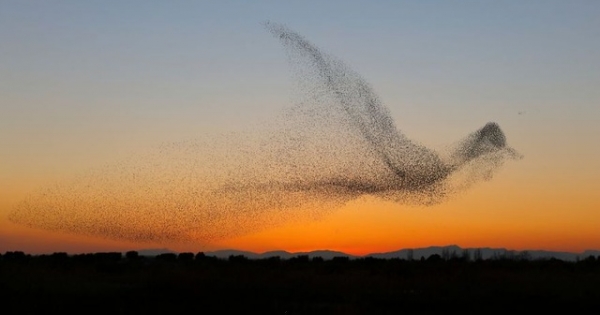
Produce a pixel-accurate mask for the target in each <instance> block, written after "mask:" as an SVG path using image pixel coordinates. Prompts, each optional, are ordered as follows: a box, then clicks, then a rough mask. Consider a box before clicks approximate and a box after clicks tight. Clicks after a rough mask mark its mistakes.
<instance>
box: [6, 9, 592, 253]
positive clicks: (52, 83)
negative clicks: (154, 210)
mask: <svg viewBox="0 0 600 315" xmlns="http://www.w3.org/2000/svg"><path fill="white" fill-rule="evenodd" d="M322 2H323V1H212V2H208V1H197V2H192V1H160V2H159V1H0V252H4V251H8V250H24V251H27V252H32V253H42V252H55V251H69V252H91V251H99V250H129V249H141V248H149V247H169V248H172V249H175V250H186V251H187V250H189V251H201V250H213V249H220V248H236V249H244V250H252V251H259V252H261V251H267V250H274V249H284V250H289V251H299V250H313V249H334V250H342V251H346V252H349V253H355V254H364V253H368V252H375V251H387V250H396V249H400V248H408V247H425V246H430V245H448V244H457V245H460V246H463V247H479V246H481V247H483V246H490V247H506V248H510V249H547V250H565V251H582V250H585V249H600V230H599V229H598V227H599V226H600V145H599V138H600V137H599V135H600V88H599V87H600V19H599V18H598V17H599V16H600V2H598V1H595V0H590V1H550V0H543V1H533V0H532V1H516V0H515V1H494V2H492V1H377V2H376V3H372V2H370V1H341V0H336V1H327V2H326V3H322ZM267 20H271V21H274V22H279V23H283V24H286V25H287V26H288V27H290V28H291V29H293V30H295V31H297V32H298V33H300V34H302V35H304V36H305V37H306V38H308V39H309V40H310V41H311V42H313V43H314V44H315V45H317V46H319V47H320V48H321V49H323V50H324V51H326V52H328V53H331V54H333V55H335V56H337V57H338V58H340V59H342V60H343V61H345V62H346V63H347V64H348V65H349V66H350V67H351V68H353V69H354V70H356V71H357V72H358V73H360V74H362V75H363V77H364V78H365V79H366V80H367V81H369V82H370V83H371V85H372V86H373V88H374V90H375V92H376V93H377V94H378V95H379V96H380V98H381V100H382V102H383V103H384V104H385V105H386V106H387V107H389V109H390V111H391V113H392V115H393V118H394V119H395V121H396V124H397V126H398V127H399V129H400V130H401V131H402V132H403V133H404V134H406V135H407V136H409V137H410V138H411V139H415V140H417V141H419V142H421V143H423V144H425V145H426V146H429V147H433V148H442V147H443V146H445V145H448V144H451V143H452V142H453V141H456V140H457V139H460V138H461V137H463V136H465V135H467V134H468V133H470V132H472V131H473V130H476V129H477V128H479V127H481V126H483V125H484V124H485V123H486V122H488V121H495V122H497V123H498V124H499V125H500V126H501V127H502V129H503V131H504V132H505V134H506V137H507V139H508V142H509V144H510V145H511V146H512V147H514V148H515V149H516V150H518V151H519V152H520V153H521V154H523V156H524V158H523V159H522V160H519V161H509V162H508V163H506V165H505V166H504V167H503V168H502V169H501V170H500V172H499V173H498V174H497V175H496V176H495V177H494V178H493V179H492V180H491V181H487V182H483V183H481V184H479V185H477V186H475V187H474V188H472V189H470V190H468V191H467V192H465V193H462V194H460V195H458V196H456V197H455V198H453V199H451V200H449V201H448V202H445V203H442V204H440V205H436V206H432V207H408V206H404V205H397V204H392V203H383V202H380V201H377V200H374V199H373V198H369V197H365V198H363V199H361V200H357V201H356V202H352V203H350V204H348V205H347V206H346V207H344V208H342V209H339V211H336V212H334V213H333V214H332V215H331V216H328V217H326V218H324V219H323V220H320V221H306V222H296V223H290V224H288V225H285V226H279V227H275V228H273V229H266V230H263V231H260V232H257V233H254V234H249V235H245V236H241V237H237V238H232V239H224V240H220V241H218V242H217V243H215V244H213V245H211V246H208V247H207V246H190V245H185V246H183V245H178V244H146V243H140V244H135V243H129V242H123V241H115V240H104V239H100V238H93V237H86V236H80V235H71V234H63V233H56V232H48V231H44V230H38V229H29V228H25V227H22V226H19V225H15V224H13V223H11V222H9V221H8V220H7V216H8V213H9V212H10V211H11V210H12V209H13V208H14V207H15V205H16V204H17V203H18V202H19V201H20V200H23V199H24V198H26V196H28V195H29V194H31V193H32V192H33V191H35V190H36V189H38V188H40V187H44V185H48V184H50V183H53V182H56V181H60V180H64V179H69V178H71V177H73V176H76V175H77V174H79V173H81V172H85V171H86V170H88V169H90V168H94V167H97V166H98V165H105V164H107V163H110V162H111V161H115V160H118V159H120V158H123V157H126V156H129V155H131V154H136V153H139V152H142V151H143V150H146V149H148V148H151V147H153V146H157V145H160V144H161V143H164V142H169V141H180V140H187V139H194V138H196V137H198V136H199V135H202V134H205V133H206V132H215V131H217V132H220V131H232V130H233V131H240V130H244V128H246V127H248V126H251V125H252V124H256V123H257V122H259V121H261V120H268V119H269V117H271V116H273V115H276V114H277V113H278V111H280V110H281V109H283V108H285V107H288V106H290V105H291V96H290V93H291V89H292V82H291V79H290V68H289V66H288V64H287V63H286V56H285V53H284V50H283V49H282V48H281V47H280V45H279V43H278V42H277V41H276V40H274V39H273V38H272V37H271V35H270V34H268V32H267V31H265V29H264V27H263V26H262V25H261V23H262V22H264V21H267Z"/></svg>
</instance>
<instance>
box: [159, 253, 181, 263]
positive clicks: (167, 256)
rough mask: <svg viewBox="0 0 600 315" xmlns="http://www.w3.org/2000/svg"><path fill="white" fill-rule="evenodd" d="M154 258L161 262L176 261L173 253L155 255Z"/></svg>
mask: <svg viewBox="0 0 600 315" xmlns="http://www.w3.org/2000/svg"><path fill="white" fill-rule="evenodd" d="M155 259H156V260H157V261H163V262H175V261H177V255H176V254H173V253H163V254H159V255H156V257H155Z"/></svg>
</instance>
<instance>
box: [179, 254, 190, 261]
mask: <svg viewBox="0 0 600 315" xmlns="http://www.w3.org/2000/svg"><path fill="white" fill-rule="evenodd" d="M177 260H179V261H192V260H194V253H180V254H179V255H178V256H177Z"/></svg>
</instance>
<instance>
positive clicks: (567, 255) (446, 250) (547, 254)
mask: <svg viewBox="0 0 600 315" xmlns="http://www.w3.org/2000/svg"><path fill="white" fill-rule="evenodd" d="M138 253H139V254H140V255H142V256H156V255H159V254H164V253H174V254H177V252H175V251H172V250H169V249H166V248H161V249H143V250H139V251H138ZM204 254H205V255H206V256H213V257H217V258H228V257H229V256H240V255H241V256H245V257H247V258H248V259H264V258H269V257H277V256H278V257H279V258H281V259H290V258H293V257H297V256H308V257H309V258H311V259H312V258H313V257H322V258H323V259H326V260H329V259H333V258H334V257H348V258H350V259H355V258H364V257H373V258H382V259H392V258H398V259H409V258H411V257H412V259H417V260H418V259H421V258H424V259H427V258H428V257H429V256H431V255H440V256H441V257H443V258H451V257H461V256H463V255H469V256H470V258H472V259H473V258H477V257H478V256H479V257H481V258H482V259H490V258H494V257H508V258H527V259H549V258H556V259H560V260H563V261H576V260H577V259H583V258H586V257H589V256H600V250H586V251H584V252H581V253H572V252H557V251H545V250H523V251H515V250H508V249H506V248H489V247H481V248H461V247H459V246H456V245H449V246H431V247H425V248H413V249H410V248H407V249H402V250H398V251H393V252H385V253H371V254H367V255H362V256H356V255H350V254H346V253H343V252H337V251H330V250H316V251H311V252H293V253H291V252H287V251H282V250H278V251H269V252H264V253H254V252H248V251H240V250H234V249H228V250H218V251H209V252H204Z"/></svg>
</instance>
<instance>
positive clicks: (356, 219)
mask: <svg viewBox="0 0 600 315" xmlns="http://www.w3.org/2000/svg"><path fill="white" fill-rule="evenodd" d="M525 176H526V175H524V174H520V173H514V172H513V173H509V174H505V175H500V176H498V178H496V179H495V180H494V181H491V182H486V183H483V184H482V185H481V186H479V187H474V189H472V190H471V191H469V192H466V193H464V194H463V195H459V196H458V197H456V198H454V199H451V200H449V201H448V202H446V203H442V204H439V205H435V206H431V207H412V206H403V205H399V204H394V203H391V202H382V201H379V200H377V199H375V198H373V197H363V198H361V199H359V200H355V201H353V202H350V203H348V204H347V205H346V206H344V207H342V208H340V209H338V210H335V211H332V213H330V214H329V215H325V216H324V217H323V218H321V219H319V220H309V219H305V220H304V219H303V220H299V221H297V222H289V223H287V224H282V225H279V226H274V227H272V228H266V229H264V230H260V231H258V232H255V233H249V234H246V235H242V236H239V237H234V238H229V239H221V240H218V241H216V242H214V243H211V244H188V243H185V244H179V243H166V244H158V243H134V242H126V241H119V240H106V239H102V238H97V237H89V236H81V235H77V234H68V233H57V232H51V231H45V230H40V229H30V228H26V227H23V226H20V225H15V224H12V223H10V222H8V221H6V219H4V220H0V245H2V248H1V249H0V251H2V252H3V251H9V250H23V251H29V252H33V253H48V252H55V251H67V252H89V251H110V250H119V251H125V250H136V249H144V248H170V249H172V250H176V251H191V252H198V251H211V250H217V249H238V250H247V251H253V252H265V251H271V250H286V251H289V252H302V251H311V250H324V249H327V250H337V251H343V252H346V253H349V254H354V255H364V254H368V253H374V252H385V251H394V250H399V249H403V248H419V247H428V246H444V245H451V244H455V245H458V246H461V247H499V248H507V249H514V250H526V249H530V250H535V249H543V250H557V251H570V252H581V251H583V250H586V249H598V248H599V244H600V235H599V234H598V232H597V224H596V223H597V222H600V214H599V213H598V212H596V211H590V210H589V209H600V201H598V199H597V198H596V196H595V192H594V191H593V189H592V188H591V187H590V188H577V187H572V188H570V189H569V188H568V186H569V183H568V182H567V183H564V184H563V185H562V186H561V189H559V190H557V191H555V192H554V193H553V194H550V195H549V194H548V193H547V190H545V189H544V187H537V188H536V187H531V188H530V189H523V188H522V187H519V186H518V184H513V183H518V182H519V181H521V180H523V178H524V177H525ZM17 186H18V185H17ZM17 190H18V187H16V186H15V187H13V188H12V191H11V192H12V193H13V194H11V195H10V196H12V198H11V197H9V195H5V196H4V199H3V200H2V203H0V205H1V206H2V209H4V211H3V213H5V214H8V212H9V210H10V207H12V206H14V204H15V203H16V202H18V200H19V198H20V197H19V194H16V193H15V192H17ZM21 195H23V194H21ZM506 196H510V198H507V197H506ZM571 196H572V197H571ZM565 209H566V210H565Z"/></svg>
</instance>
